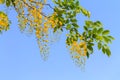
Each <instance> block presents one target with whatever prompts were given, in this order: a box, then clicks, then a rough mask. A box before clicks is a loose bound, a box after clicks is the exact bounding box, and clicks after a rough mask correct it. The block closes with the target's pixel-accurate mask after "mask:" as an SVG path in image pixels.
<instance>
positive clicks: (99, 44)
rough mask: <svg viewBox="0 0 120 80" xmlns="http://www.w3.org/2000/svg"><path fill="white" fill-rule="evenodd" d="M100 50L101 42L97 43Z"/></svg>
mask: <svg viewBox="0 0 120 80" xmlns="http://www.w3.org/2000/svg"><path fill="white" fill-rule="evenodd" d="M101 48H102V44H101V42H99V43H98V49H99V50H100V49H101Z"/></svg>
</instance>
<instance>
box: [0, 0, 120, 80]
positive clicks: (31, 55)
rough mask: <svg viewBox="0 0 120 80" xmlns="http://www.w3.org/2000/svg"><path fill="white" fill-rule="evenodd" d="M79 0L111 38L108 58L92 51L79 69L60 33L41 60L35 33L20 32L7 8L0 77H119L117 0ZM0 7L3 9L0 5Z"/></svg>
mask: <svg viewBox="0 0 120 80" xmlns="http://www.w3.org/2000/svg"><path fill="white" fill-rule="evenodd" d="M49 1H50V0H49ZM49 1H48V2H49ZM80 2H81V5H82V6H83V7H85V8H86V9H87V10H89V11H90V12H91V14H92V15H91V19H92V20H100V21H101V22H102V23H103V24H104V28H105V29H109V30H110V31H111V35H113V36H114V37H115V40H114V41H113V43H112V44H110V48H111V52H112V55H111V57H110V58H108V57H107V56H106V55H103V54H102V52H101V51H98V50H95V51H94V54H93V55H91V56H90V58H89V59H88V60H87V62H86V65H85V69H84V71H83V70H82V71H81V69H80V68H79V67H77V66H76V65H75V64H74V63H73V61H72V59H71V58H70V55H69V53H68V50H67V49H66V46H65V36H64V34H62V36H61V38H60V40H59V41H58V42H56V43H55V44H53V45H52V46H51V50H50V56H49V59H48V60H47V61H43V60H42V58H41V56H40V52H39V48H38V45H37V42H36V39H35V36H34V35H32V36H26V34H22V33H21V32H20V30H19V28H18V23H17V19H16V16H17V14H16V12H14V11H13V10H12V11H9V10H7V11H8V12H9V13H8V14H9V18H10V19H11V21H12V24H11V26H10V30H9V31H7V32H4V33H3V34H2V35H0V80H120V53H119V50H120V47H119V46H120V45H119V44H120V0H81V1H80ZM0 10H5V9H4V8H3V7H2V6H0ZM7 11H6V12H7ZM79 19H80V20H81V22H83V20H84V19H86V18H85V17H83V16H82V15H80V16H79ZM80 24H81V23H80Z"/></svg>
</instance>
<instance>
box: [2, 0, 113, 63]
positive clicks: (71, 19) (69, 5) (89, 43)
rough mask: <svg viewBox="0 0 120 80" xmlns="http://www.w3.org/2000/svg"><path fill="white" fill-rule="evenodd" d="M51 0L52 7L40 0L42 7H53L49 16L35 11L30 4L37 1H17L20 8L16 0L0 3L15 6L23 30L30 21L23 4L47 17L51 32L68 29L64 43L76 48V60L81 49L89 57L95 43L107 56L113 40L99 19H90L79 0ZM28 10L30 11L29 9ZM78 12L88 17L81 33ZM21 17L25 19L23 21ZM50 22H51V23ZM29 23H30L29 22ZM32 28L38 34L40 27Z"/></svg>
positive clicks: (3, 0) (88, 13) (79, 56)
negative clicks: (51, 26)
mask: <svg viewBox="0 0 120 80" xmlns="http://www.w3.org/2000/svg"><path fill="white" fill-rule="evenodd" d="M18 1H19V0H18ZM28 1H30V0H28ZM43 1H44V0H43ZM52 1H53V2H54V4H55V6H54V7H51V5H50V4H43V3H42V1H40V3H41V5H42V8H43V6H46V5H48V6H49V7H50V8H52V9H53V11H54V12H53V14H51V15H50V16H46V15H44V14H43V13H42V12H39V11H37V8H36V6H34V5H32V3H33V4H36V5H37V4H38V2H37V1H36V2H35V1H34V0H33V1H31V4H30V3H27V2H25V0H23V1H21V3H19V5H22V8H21V9H20V10H19V9H16V8H17V7H16V6H17V5H16V4H17V3H18V2H17V1H16V2H15V0H1V2H0V4H4V3H5V4H6V6H7V7H9V6H14V7H15V10H16V11H17V12H18V17H19V18H18V21H19V23H20V24H22V27H21V26H20V28H21V30H24V29H25V28H27V26H26V24H27V23H28V22H29V21H30V20H28V19H29V18H28V19H27V18H26V17H25V15H24V14H23V13H24V9H25V8H24V7H23V5H25V6H27V8H30V9H33V11H37V13H39V14H40V15H42V16H43V17H45V18H47V20H49V21H50V23H49V22H48V23H49V24H47V26H48V25H54V27H53V33H55V32H57V31H58V30H61V31H64V30H66V31H68V33H67V38H66V45H67V46H69V47H70V48H71V50H74V52H75V50H76V52H75V53H77V52H78V53H77V54H75V55H77V57H75V58H76V59H77V60H81V56H82V57H83V54H81V51H83V50H84V53H85V55H84V57H88V58H89V56H90V54H92V53H93V52H94V48H93V47H94V45H95V44H97V46H98V50H102V52H103V53H104V54H106V55H107V56H110V55H111V51H110V48H109V46H108V44H109V43H112V40H114V38H113V37H112V36H111V35H110V31H109V30H105V29H104V28H103V25H102V23H101V22H100V21H91V20H90V12H89V11H87V10H86V9H85V8H83V7H82V6H81V5H80V1H79V0H52ZM29 4H30V5H29ZM19 7H20V6H18V8H19ZM34 8H36V9H35V10H34ZM40 9H41V8H40ZM28 10H29V9H28ZM41 10H42V9H41ZM28 12H30V10H29V11H28ZM31 12H32V11H31ZM21 13H22V14H23V15H22V16H21ZM32 13H33V12H32ZM80 13H81V14H83V15H84V16H86V17H87V18H89V20H85V21H84V22H85V24H84V26H83V28H84V31H83V32H81V33H80V32H79V30H78V29H80V25H78V22H77V21H78V19H77V18H76V16H77V15H78V14H80ZM34 16H35V15H33V18H34ZM51 17H52V18H51ZM23 19H25V20H24V21H23ZM31 19H32V18H31ZM50 19H51V20H50ZM53 19H54V21H53ZM51 22H53V23H52V24H51ZM55 22H56V23H57V24H56V23H55ZM29 25H31V24H29ZM33 25H34V23H33ZM35 25H37V24H35ZM38 25H39V24H38ZM42 25H43V24H42ZM32 29H34V30H36V31H37V30H38V31H37V32H36V33H37V35H38V36H39V34H40V28H38V27H35V28H32ZM42 34H43V32H42ZM40 35H41V34H40ZM39 37H40V36H39ZM81 45H82V46H81ZM73 46H76V47H78V48H79V49H78V48H77V49H72V48H74V47H73ZM83 47H84V48H83ZM86 48H87V50H86ZM79 52H80V53H79ZM43 53H44V52H43ZM73 56H74V55H73ZM82 61H83V60H81V63H82Z"/></svg>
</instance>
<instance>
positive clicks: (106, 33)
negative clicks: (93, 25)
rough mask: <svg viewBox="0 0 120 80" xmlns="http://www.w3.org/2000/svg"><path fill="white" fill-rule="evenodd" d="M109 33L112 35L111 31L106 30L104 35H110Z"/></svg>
mask: <svg viewBox="0 0 120 80" xmlns="http://www.w3.org/2000/svg"><path fill="white" fill-rule="evenodd" d="M109 33H110V31H109V30H105V31H103V32H102V35H108V34H109Z"/></svg>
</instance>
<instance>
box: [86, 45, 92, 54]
mask: <svg viewBox="0 0 120 80" xmlns="http://www.w3.org/2000/svg"><path fill="white" fill-rule="evenodd" d="M87 48H88V50H89V51H90V52H91V54H92V53H93V47H92V46H87Z"/></svg>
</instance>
